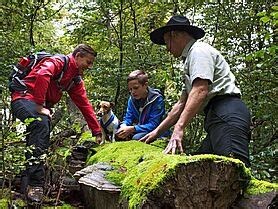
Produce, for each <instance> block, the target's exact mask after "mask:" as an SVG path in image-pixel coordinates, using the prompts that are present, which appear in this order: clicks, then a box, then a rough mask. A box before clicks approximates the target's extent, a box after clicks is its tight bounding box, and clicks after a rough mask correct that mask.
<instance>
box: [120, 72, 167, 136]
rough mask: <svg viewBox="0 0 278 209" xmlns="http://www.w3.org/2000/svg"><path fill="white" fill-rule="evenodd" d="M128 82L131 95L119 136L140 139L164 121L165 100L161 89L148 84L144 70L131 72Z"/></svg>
mask: <svg viewBox="0 0 278 209" xmlns="http://www.w3.org/2000/svg"><path fill="white" fill-rule="evenodd" d="M127 83H128V89H129V92H130V94H131V96H130V98H129V100H128V106H127V112H126V115H125V117H124V121H123V122H122V124H121V127H120V129H119V131H118V132H117V136H118V138H120V139H135V140H139V139H140V138H142V137H143V136H145V135H146V134H147V133H150V132H151V131H152V130H154V129H155V128H156V127H157V126H158V125H159V124H160V122H161V121H162V118H163V115H164V114H165V105H164V100H163V97H162V95H161V93H160V91H159V90H157V89H152V88H150V87H149V86H148V75H147V74H146V73H145V72H144V71H142V70H135V71H133V72H131V73H130V74H129V76H128V78H127Z"/></svg>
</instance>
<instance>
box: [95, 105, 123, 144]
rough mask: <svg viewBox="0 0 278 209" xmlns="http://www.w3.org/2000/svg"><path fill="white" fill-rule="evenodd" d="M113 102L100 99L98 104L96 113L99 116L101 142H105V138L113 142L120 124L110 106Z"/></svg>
mask: <svg viewBox="0 0 278 209" xmlns="http://www.w3.org/2000/svg"><path fill="white" fill-rule="evenodd" d="M113 107H114V103H112V102H107V101H101V102H100V103H99V105H98V108H99V109H98V112H97V115H98V116H99V117H101V118H100V121H99V122H100V126H101V131H102V141H101V144H103V143H105V140H109V141H111V142H115V141H116V140H115V134H116V132H117V130H118V128H119V126H120V121H119V119H118V118H117V116H116V115H115V114H114V113H113V111H112V108H113Z"/></svg>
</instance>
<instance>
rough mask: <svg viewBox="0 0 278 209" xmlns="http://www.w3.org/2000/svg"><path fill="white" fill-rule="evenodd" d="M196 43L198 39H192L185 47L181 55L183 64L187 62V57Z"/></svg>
mask: <svg viewBox="0 0 278 209" xmlns="http://www.w3.org/2000/svg"><path fill="white" fill-rule="evenodd" d="M195 42H196V39H194V38H193V39H191V40H190V41H189V42H188V43H187V44H186V46H185V47H184V49H183V51H182V53H181V56H180V59H181V60H183V62H184V61H185V59H186V57H187V55H188V52H189V50H190V48H191V47H192V45H193V44H194V43H195Z"/></svg>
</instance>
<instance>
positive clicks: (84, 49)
mask: <svg viewBox="0 0 278 209" xmlns="http://www.w3.org/2000/svg"><path fill="white" fill-rule="evenodd" d="M77 52H80V54H81V56H82V57H84V56H86V55H87V54H92V55H93V56H94V57H96V56H97V52H96V51H95V50H94V49H93V48H92V47H90V46H89V45H87V44H79V45H78V46H77V47H75V49H74V50H73V53H72V55H73V57H75V55H76V54H77Z"/></svg>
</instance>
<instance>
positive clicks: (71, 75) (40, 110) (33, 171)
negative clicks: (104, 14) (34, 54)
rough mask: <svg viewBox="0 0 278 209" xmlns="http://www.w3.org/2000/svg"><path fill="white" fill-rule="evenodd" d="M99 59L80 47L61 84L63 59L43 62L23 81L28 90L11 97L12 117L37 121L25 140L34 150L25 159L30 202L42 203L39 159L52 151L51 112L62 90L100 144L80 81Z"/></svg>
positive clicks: (98, 126)
mask: <svg viewBox="0 0 278 209" xmlns="http://www.w3.org/2000/svg"><path fill="white" fill-rule="evenodd" d="M96 56H97V53H96V52H95V51H94V50H93V49H92V48H91V47H90V46H88V45H86V44H80V45H78V46H77V47H76V48H75V49H74V51H73V53H72V54H69V55H68V57H69V62H68V66H67V70H66V71H65V72H64V75H63V77H62V78H61V80H60V81H59V82H58V81H57V79H56V78H57V77H59V75H60V74H61V72H62V69H63V66H64V62H65V61H64V59H63V58H61V57H59V56H54V57H49V58H44V59H43V60H42V61H41V62H40V63H38V64H37V65H36V66H35V67H34V69H32V71H31V72H30V73H29V74H28V75H27V76H26V77H25V78H24V81H23V82H24V83H25V85H26V86H27V88H28V90H27V91H26V92H19V91H14V92H13V93H12V103H11V107H12V111H13V114H14V115H15V116H16V117H17V118H18V119H20V120H21V121H24V120H25V119H27V118H34V121H33V122H31V123H30V124H29V125H28V127H27V133H28V135H27V137H26V142H27V146H31V145H32V146H34V150H33V152H32V153H28V154H27V155H26V158H27V160H28V166H27V168H26V171H25V175H26V176H27V184H28V187H27V198H28V200H29V201H31V202H41V200H42V197H43V185H44V181H45V169H44V164H43V162H42V161H41V160H38V159H40V156H42V155H43V154H44V153H46V151H47V149H48V147H49V139H50V120H51V111H50V108H51V107H53V105H54V104H56V103H57V102H58V101H59V100H60V99H61V97H62V93H63V90H65V91H67V92H68V94H69V96H70V97H71V99H72V101H73V102H74V103H75V104H76V106H77V107H78V108H79V109H80V111H81V112H82V114H83V116H84V118H85V119H86V121H87V124H88V126H89V128H90V129H91V131H92V134H93V135H94V136H96V139H97V142H98V143H100V142H101V129H100V125H99V123H98V120H97V119H96V116H95V113H94V110H93V107H92V105H91V104H90V103H89V100H88V98H87V96H86V90H85V86H84V81H83V80H82V79H81V76H82V75H83V71H84V70H85V69H87V68H89V67H92V65H93V62H94V61H95V58H96ZM25 190H26V187H24V188H22V191H23V192H24V193H25V192H26V191H25Z"/></svg>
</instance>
